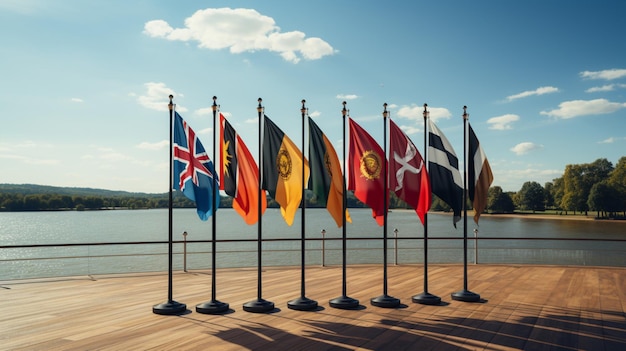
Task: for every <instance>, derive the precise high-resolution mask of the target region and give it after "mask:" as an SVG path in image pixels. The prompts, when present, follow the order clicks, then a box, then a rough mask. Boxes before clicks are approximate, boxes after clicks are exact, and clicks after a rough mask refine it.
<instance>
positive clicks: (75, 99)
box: [70, 98, 83, 102]
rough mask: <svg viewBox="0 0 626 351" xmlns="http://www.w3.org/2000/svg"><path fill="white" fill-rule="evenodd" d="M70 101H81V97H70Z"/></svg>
mask: <svg viewBox="0 0 626 351" xmlns="http://www.w3.org/2000/svg"><path fill="white" fill-rule="evenodd" d="M70 101H71V102H83V99H81V98H71V99H70Z"/></svg>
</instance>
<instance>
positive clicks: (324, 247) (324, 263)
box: [320, 229, 326, 267]
mask: <svg viewBox="0 0 626 351" xmlns="http://www.w3.org/2000/svg"><path fill="white" fill-rule="evenodd" d="M320 233H321V234H322V267H324V266H326V262H325V261H326V257H325V256H326V252H325V251H326V242H325V241H324V235H325V234H326V229H322V231H321V232H320Z"/></svg>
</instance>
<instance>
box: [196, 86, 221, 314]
mask: <svg viewBox="0 0 626 351" xmlns="http://www.w3.org/2000/svg"><path fill="white" fill-rule="evenodd" d="M216 100H217V96H213V106H212V108H213V169H217V166H216V165H215V161H216V160H217V159H216V157H215V155H216V154H215V150H216V149H217V146H216V145H217V144H216V135H217V134H216V132H217V109H218V107H219V106H218V105H217V103H216ZM218 187H219V184H218V183H217V177H216V175H215V174H214V175H213V199H211V201H213V206H215V201H216V199H218V198H219V195H220V193H219V189H218ZM216 228H217V208H214V209H213V216H211V235H212V240H211V301H208V302H204V303H201V304H198V305H196V312H198V313H206V314H219V313H223V312H226V311H228V309H229V306H228V304H227V303H224V302H220V301H218V300H217V299H216V295H217V288H216V278H215V276H216V268H215V266H216V261H217V260H216V256H217V250H216V240H217V236H216V233H215V232H216Z"/></svg>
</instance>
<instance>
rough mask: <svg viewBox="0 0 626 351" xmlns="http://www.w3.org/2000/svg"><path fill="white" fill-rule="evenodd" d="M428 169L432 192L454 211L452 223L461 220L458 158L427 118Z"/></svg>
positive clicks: (460, 182) (461, 195) (461, 199)
mask: <svg viewBox="0 0 626 351" xmlns="http://www.w3.org/2000/svg"><path fill="white" fill-rule="evenodd" d="M428 126H429V132H428V171H429V175H430V186H431V188H432V191H433V194H435V195H437V196H438V197H439V198H440V199H441V200H443V201H444V202H445V203H447V204H448V205H449V206H450V207H451V208H452V210H453V211H454V217H453V219H452V224H454V227H455V228H456V222H458V221H460V220H461V209H462V208H463V181H462V180H461V173H460V172H459V159H458V158H457V157H456V154H455V153H454V149H453V148H452V145H450V142H448V139H446V137H445V135H443V133H442V132H441V131H440V130H439V128H437V126H436V125H435V124H434V123H433V122H432V120H430V119H428Z"/></svg>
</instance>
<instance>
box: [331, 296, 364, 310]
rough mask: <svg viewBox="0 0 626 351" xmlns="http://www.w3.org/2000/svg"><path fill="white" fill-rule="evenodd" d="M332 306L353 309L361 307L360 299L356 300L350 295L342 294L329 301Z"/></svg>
mask: <svg viewBox="0 0 626 351" xmlns="http://www.w3.org/2000/svg"><path fill="white" fill-rule="evenodd" d="M328 303H329V304H330V307H333V308H340V309H342V310H352V309H355V308H358V307H359V300H355V299H353V298H351V297H349V296H345V295H344V296H340V297H337V298H334V299H332V300H330V301H329V302H328Z"/></svg>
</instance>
